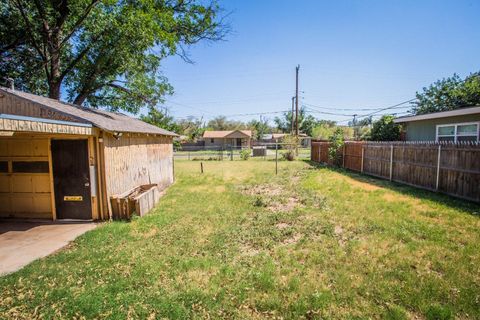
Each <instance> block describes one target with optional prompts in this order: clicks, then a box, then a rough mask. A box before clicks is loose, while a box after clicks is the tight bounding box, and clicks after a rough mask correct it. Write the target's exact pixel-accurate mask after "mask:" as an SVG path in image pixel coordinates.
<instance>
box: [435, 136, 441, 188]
mask: <svg viewBox="0 0 480 320" xmlns="http://www.w3.org/2000/svg"><path fill="white" fill-rule="evenodd" d="M441 153H442V145H441V144H439V145H438V155H437V180H436V182H435V190H437V191H438V186H439V184H440V155H441Z"/></svg>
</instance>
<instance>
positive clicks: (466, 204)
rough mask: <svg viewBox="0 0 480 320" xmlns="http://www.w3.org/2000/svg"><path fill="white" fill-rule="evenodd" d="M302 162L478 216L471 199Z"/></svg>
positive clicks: (478, 210) (479, 206) (310, 162)
mask: <svg viewBox="0 0 480 320" xmlns="http://www.w3.org/2000/svg"><path fill="white" fill-rule="evenodd" d="M304 162H305V163H307V164H309V165H310V166H311V167H312V168H325V169H329V170H331V171H334V172H336V173H339V174H342V175H344V176H346V177H349V178H351V179H355V180H357V181H359V182H363V183H368V184H371V185H374V186H377V187H381V188H384V189H388V190H391V191H395V192H398V193H401V194H402V195H406V196H411V197H414V198H418V199H422V200H429V201H434V202H438V203H441V204H442V205H445V206H448V207H450V208H452V209H457V210H462V211H464V212H466V213H469V214H471V215H473V216H476V217H478V218H480V204H478V203H475V202H473V201H469V200H464V199H460V198H455V197H453V196H449V195H446V194H443V193H436V192H433V191H429V190H425V189H421V188H415V187H412V186H408V185H405V184H402V183H399V182H394V181H388V180H384V179H381V178H378V177H374V176H370V175H367V174H361V173H357V172H354V171H350V170H347V169H344V168H338V167H334V166H329V165H325V164H320V163H318V162H314V161H311V160H304Z"/></svg>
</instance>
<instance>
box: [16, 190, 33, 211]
mask: <svg viewBox="0 0 480 320" xmlns="http://www.w3.org/2000/svg"><path fill="white" fill-rule="evenodd" d="M33 198H34V197H33V196H32V195H29V194H25V195H22V194H18V193H13V194H12V196H11V199H12V208H11V211H12V212H13V213H15V212H35V207H34V202H33Z"/></svg>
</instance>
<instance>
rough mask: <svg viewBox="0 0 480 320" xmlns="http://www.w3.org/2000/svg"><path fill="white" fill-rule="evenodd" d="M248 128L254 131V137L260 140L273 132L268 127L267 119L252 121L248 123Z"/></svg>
mask: <svg viewBox="0 0 480 320" xmlns="http://www.w3.org/2000/svg"><path fill="white" fill-rule="evenodd" d="M247 127H248V128H250V129H251V130H252V131H253V137H255V138H256V139H257V140H260V138H261V137H262V135H264V134H267V133H269V132H272V128H271V127H270V126H269V125H268V121H267V120H266V119H262V118H261V119H260V120H252V121H250V122H249V123H247Z"/></svg>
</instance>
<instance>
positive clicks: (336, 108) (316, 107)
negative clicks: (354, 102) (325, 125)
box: [303, 99, 414, 111]
mask: <svg viewBox="0 0 480 320" xmlns="http://www.w3.org/2000/svg"><path fill="white" fill-rule="evenodd" d="M413 100H414V99H413ZM409 101H410V100H409ZM303 104H304V105H306V106H309V107H310V108H314V109H323V110H338V111H375V110H380V109H382V107H376V108H373V107H372V108H370V107H369V108H339V107H320V106H316V105H313V104H311V103H305V102H304V103H303ZM402 108H408V107H398V109H402Z"/></svg>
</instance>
